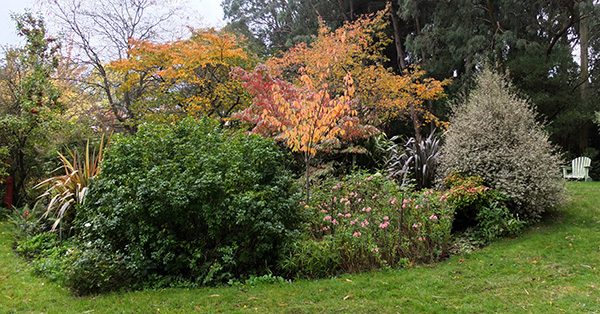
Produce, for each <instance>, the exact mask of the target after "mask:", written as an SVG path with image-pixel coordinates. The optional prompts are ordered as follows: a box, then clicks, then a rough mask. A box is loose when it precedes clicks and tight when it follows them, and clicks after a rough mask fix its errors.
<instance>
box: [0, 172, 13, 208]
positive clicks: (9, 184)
mask: <svg viewBox="0 0 600 314" xmlns="http://www.w3.org/2000/svg"><path fill="white" fill-rule="evenodd" d="M4 184H6V196H4V199H3V200H2V203H3V204H4V206H5V207H6V208H8V209H12V206H13V189H14V182H13V178H12V177H8V178H6V179H4Z"/></svg>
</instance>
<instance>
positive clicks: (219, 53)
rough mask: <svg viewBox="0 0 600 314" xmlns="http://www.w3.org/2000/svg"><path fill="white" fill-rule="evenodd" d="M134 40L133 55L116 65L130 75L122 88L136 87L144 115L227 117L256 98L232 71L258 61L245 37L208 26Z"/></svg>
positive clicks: (121, 72)
mask: <svg viewBox="0 0 600 314" xmlns="http://www.w3.org/2000/svg"><path fill="white" fill-rule="evenodd" d="M130 45H131V49H130V50H129V51H128V54H129V57H128V58H127V59H122V60H118V61H115V62H112V63H111V67H112V69H114V70H115V71H116V72H117V73H119V74H121V75H126V80H125V84H123V86H122V87H121V89H122V91H124V92H127V91H129V92H131V91H135V92H134V93H133V95H135V97H136V98H137V101H136V106H135V110H136V111H137V112H138V113H141V115H142V116H145V117H149V118H151V119H177V118H178V117H179V116H182V115H189V116H194V117H198V116H211V117H216V118H220V119H225V118H228V117H229V116H230V114H231V113H232V112H234V111H236V110H239V109H243V108H245V107H246V106H247V105H248V104H249V102H250V98H249V96H248V94H247V92H246V91H245V89H244V88H243V87H242V85H241V83H240V82H238V81H236V80H233V79H232V78H231V77H230V76H229V72H230V71H231V69H232V67H234V66H239V67H243V68H248V67H251V66H253V62H254V58H253V57H252V56H249V54H248V53H247V52H246V51H245V49H244V40H243V38H241V37H238V36H236V35H233V34H230V33H227V32H224V31H215V30H213V29H208V30H206V29H205V30H192V36H191V37H190V38H189V39H186V40H179V41H174V42H168V43H164V44H159V43H151V42H148V41H134V40H132V41H130ZM129 94H131V93H129Z"/></svg>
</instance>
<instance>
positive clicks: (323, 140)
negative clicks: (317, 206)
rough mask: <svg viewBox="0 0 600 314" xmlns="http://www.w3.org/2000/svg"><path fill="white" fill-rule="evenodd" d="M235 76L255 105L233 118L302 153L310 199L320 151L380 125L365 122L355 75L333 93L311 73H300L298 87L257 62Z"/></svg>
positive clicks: (359, 135)
mask: <svg viewBox="0 0 600 314" xmlns="http://www.w3.org/2000/svg"><path fill="white" fill-rule="evenodd" d="M233 73H234V76H236V77H238V78H239V79H240V80H241V81H243V82H244V86H245V87H246V88H247V89H248V90H249V91H250V93H251V94H252V96H253V97H254V101H253V104H252V105H251V106H250V107H249V108H248V109H246V110H243V111H241V112H238V113H236V114H235V115H234V118H239V119H241V120H243V121H246V122H250V123H252V124H254V125H255V127H254V128H253V129H252V131H251V132H252V133H256V134H260V135H263V136H266V137H273V138H274V139H275V140H279V141H282V142H283V143H284V144H285V145H286V146H288V147H289V148H290V149H291V150H292V151H294V152H298V153H301V154H302V156H303V159H304V164H305V167H306V201H307V203H308V201H309V197H310V193H309V191H310V183H309V169H310V165H311V162H312V160H313V158H314V156H315V155H316V154H317V151H320V150H327V149H328V147H336V146H340V142H341V141H351V140H353V139H357V138H364V137H368V136H370V135H372V134H373V133H375V132H376V131H377V130H376V129H375V128H374V127H372V126H369V125H364V124H362V123H361V121H360V119H358V117H357V116H356V115H357V112H356V111H355V110H354V109H353V104H354V103H355V101H354V99H353V95H354V92H355V90H354V87H353V80H352V76H351V75H350V74H348V75H347V76H346V77H345V78H344V84H345V88H344V92H343V94H342V95H338V96H336V97H332V96H331V95H330V94H329V92H328V91H327V90H326V89H324V88H323V86H322V85H319V82H314V81H313V80H312V79H311V78H310V77H308V76H306V75H303V76H302V77H300V80H301V81H302V85H303V87H301V88H300V87H298V86H295V85H293V84H290V83H288V82H285V81H283V80H280V79H275V78H273V77H271V76H270V75H269V73H268V67H266V66H264V65H261V66H258V67H257V68H256V69H255V71H254V72H246V71H244V70H242V69H235V70H234V72H233Z"/></svg>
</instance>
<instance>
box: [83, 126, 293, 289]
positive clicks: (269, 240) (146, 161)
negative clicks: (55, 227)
mask: <svg viewBox="0 0 600 314" xmlns="http://www.w3.org/2000/svg"><path fill="white" fill-rule="evenodd" d="M285 160H286V158H285V155H284V153H282V152H281V151H280V149H278V148H277V147H276V146H275V145H274V144H273V143H272V141H269V140H265V139H262V138H260V137H258V136H246V135H244V134H242V133H232V132H226V131H223V130H222V129H221V128H219V127H218V126H217V125H215V124H214V123H212V122H209V121H201V122H198V121H196V120H192V119H187V120H184V121H182V122H181V123H179V124H177V125H175V126H166V125H158V124H149V125H144V126H142V127H141V128H140V130H139V132H138V133H137V134H136V135H135V136H128V137H124V136H123V137H117V138H116V140H115V141H114V143H113V144H112V147H111V148H110V149H109V150H108V151H107V152H106V157H105V160H104V163H103V166H102V172H101V173H100V174H99V175H98V177H97V179H96V181H94V182H93V183H92V185H91V187H90V190H89V192H88V195H87V196H86V202H85V204H84V206H83V207H82V209H81V211H80V212H79V213H78V217H77V221H76V227H77V230H79V236H80V237H81V240H82V241H83V243H86V245H87V246H89V247H90V248H93V250H95V251H97V252H102V256H105V257H106V256H114V257H115V258H118V260H119V262H120V263H122V264H123V265H124V266H125V268H126V269H122V268H121V267H120V266H119V267H117V268H116V269H119V276H122V274H124V273H127V274H129V276H132V277H133V278H134V279H135V281H137V282H142V281H147V278H151V280H153V281H154V282H153V284H155V283H157V282H159V283H160V284H161V285H162V284H171V283H175V282H182V281H183V282H195V283H199V284H206V283H212V282H219V281H226V280H228V279H230V278H233V277H238V276H244V275H251V274H264V273H265V272H266V271H267V270H269V268H270V267H271V266H273V265H274V264H275V263H276V259H277V257H278V251H279V248H280V247H281V246H282V245H283V244H284V243H285V242H286V240H288V239H289V237H290V235H291V234H292V233H293V232H292V231H293V230H294V229H295V227H296V224H297V223H298V222H299V219H298V217H297V212H298V210H297V207H298V200H297V199H296V194H295V193H296V190H295V188H294V185H293V180H292V178H291V177H290V175H289V173H288V172H287V171H286V170H285V169H284V164H283V163H284V161H285ZM80 255H81V256H83V257H86V258H87V257H89V256H90V255H89V254H86V253H85V252H82V253H80ZM86 261H87V260H86ZM86 261H82V262H81V263H79V264H81V265H84V266H85V267H84V268H82V269H81V271H79V272H74V273H75V274H77V273H79V274H82V275H85V274H87V273H88V272H91V271H92V270H91V269H90V267H93V265H94V262H93V260H89V261H92V262H89V261H88V262H86ZM108 275H109V274H107V276H108ZM80 279H81V278H79V280H80ZM72 282H78V281H77V280H72ZM112 284H113V282H111V285H112ZM81 285H82V286H83V288H85V289H84V290H86V289H87V290H89V289H88V286H89V285H88V286H86V283H81ZM87 290H86V291H87Z"/></svg>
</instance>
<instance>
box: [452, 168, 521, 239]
mask: <svg viewBox="0 0 600 314" xmlns="http://www.w3.org/2000/svg"><path fill="white" fill-rule="evenodd" d="M444 183H445V184H446V186H447V187H448V188H449V190H448V192H447V193H446V195H447V199H448V202H449V203H450V204H452V205H453V206H454V208H455V212H456V214H455V220H454V226H453V227H454V230H455V231H465V230H466V231H467V233H468V235H469V236H470V238H471V241H472V242H473V243H474V244H486V243H489V242H491V241H492V240H494V239H496V238H499V237H502V236H514V235H517V234H518V233H520V232H521V230H522V229H523V226H524V225H525V223H524V222H523V221H522V220H520V219H519V216H518V214H513V213H511V212H510V211H509V210H508V208H507V207H506V201H507V198H506V196H504V194H502V193H501V192H499V191H496V190H492V189H490V188H488V187H487V186H485V185H484V184H483V179H482V178H481V177H477V176H470V177H464V176H462V175H461V174H459V173H456V172H452V173H450V175H449V176H448V177H446V178H445V179H444Z"/></svg>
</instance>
